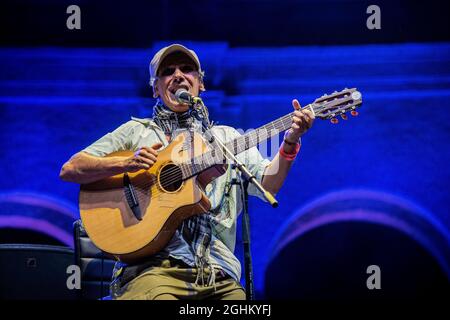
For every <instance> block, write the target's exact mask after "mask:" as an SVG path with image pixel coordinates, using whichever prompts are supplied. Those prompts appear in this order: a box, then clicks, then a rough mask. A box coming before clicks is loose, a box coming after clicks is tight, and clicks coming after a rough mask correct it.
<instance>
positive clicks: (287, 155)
mask: <svg viewBox="0 0 450 320" xmlns="http://www.w3.org/2000/svg"><path fill="white" fill-rule="evenodd" d="M299 150H300V143H297V144H296V146H295V152H294V153H286V152H284V148H283V145H281V147H280V151H279V152H280V156H281V157H283V158H284V159H286V160H287V161H293V160H294V159H295V158H296V157H297V154H298V151H299Z"/></svg>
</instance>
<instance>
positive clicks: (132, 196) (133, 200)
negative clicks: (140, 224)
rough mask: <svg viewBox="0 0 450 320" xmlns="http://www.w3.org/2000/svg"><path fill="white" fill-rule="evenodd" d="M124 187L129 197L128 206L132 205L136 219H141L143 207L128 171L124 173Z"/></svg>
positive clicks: (126, 196) (126, 195)
mask: <svg viewBox="0 0 450 320" xmlns="http://www.w3.org/2000/svg"><path fill="white" fill-rule="evenodd" d="M123 189H124V190H123V191H124V193H125V198H126V199H127V203H128V206H129V207H130V209H131V211H132V212H133V214H134V216H135V217H136V219H138V220H139V221H141V220H142V213H141V208H140V207H139V201H138V198H137V195H136V191H135V190H134V187H133V185H132V184H131V181H130V177H129V176H128V174H127V173H125V174H124V175H123Z"/></svg>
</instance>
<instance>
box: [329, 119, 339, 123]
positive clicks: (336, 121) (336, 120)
mask: <svg viewBox="0 0 450 320" xmlns="http://www.w3.org/2000/svg"><path fill="white" fill-rule="evenodd" d="M330 121H331V123H332V124H336V123H338V122H339V120H338V119H336V118H331V120H330Z"/></svg>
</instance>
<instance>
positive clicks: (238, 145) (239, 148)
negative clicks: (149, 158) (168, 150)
mask: <svg viewBox="0 0 450 320" xmlns="http://www.w3.org/2000/svg"><path fill="white" fill-rule="evenodd" d="M309 107H312V109H313V110H315V105H314V104H311V105H308V106H306V107H305V108H309ZM293 114H294V113H293V112H292V113H289V114H287V115H285V116H282V117H281V118H278V119H276V120H274V121H272V122H269V123H268V124H266V125H264V126H262V127H259V128H257V129H255V130H253V131H250V132H248V133H246V134H244V135H242V136H239V137H237V138H235V139H233V140H231V141H228V142H225V143H224V145H225V146H226V147H227V148H228V149H229V150H231V151H232V152H233V154H234V155H238V154H240V153H242V152H244V151H246V150H248V149H250V148H253V147H255V146H257V145H258V144H260V143H261V142H263V141H265V140H267V139H269V138H271V137H273V136H276V135H278V134H279V133H280V132H283V131H285V130H287V129H289V128H290V127H291V125H292V116H293ZM224 155H225V153H224V152H223V151H222V150H220V149H215V148H213V149H212V150H211V151H208V152H205V153H204V154H202V155H201V156H197V157H193V158H192V159H191V161H190V162H184V163H181V164H180V165H179V167H180V168H181V170H182V173H183V180H185V179H188V178H190V177H193V176H195V175H197V174H199V173H200V172H202V171H204V170H206V169H208V168H211V167H212V166H214V165H217V164H221V163H226V159H225V158H224Z"/></svg>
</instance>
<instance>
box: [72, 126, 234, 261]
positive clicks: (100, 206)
mask: <svg viewBox="0 0 450 320" xmlns="http://www.w3.org/2000/svg"><path fill="white" fill-rule="evenodd" d="M208 150H209V149H208V145H207V144H206V142H205V141H204V140H203V138H202V137H201V135H200V134H198V133H188V132H187V133H185V134H180V135H179V136H177V137H176V138H175V139H174V140H173V141H172V143H170V144H169V145H168V146H167V147H166V148H165V149H164V150H161V151H160V152H159V153H158V161H157V162H156V163H155V164H154V165H153V166H152V167H151V168H150V169H147V170H140V171H137V172H133V173H125V174H119V175H115V176H112V177H110V178H107V179H103V180H99V181H96V182H93V183H90V184H85V185H81V187H80V195H79V205H80V216H81V219H82V221H83V225H84V227H85V229H86V232H87V233H88V235H89V238H90V239H91V240H92V241H93V242H94V244H95V245H96V246H97V247H99V248H100V249H101V250H103V251H105V252H107V253H109V254H112V255H114V256H115V257H116V258H117V259H119V260H121V261H124V262H128V263H130V262H137V261H139V260H141V259H142V258H145V257H148V256H151V255H153V254H155V253H157V252H158V251H160V250H161V249H163V248H164V247H165V246H166V245H167V243H168V242H169V241H170V239H171V238H172V236H173V235H174V233H175V231H176V229H177V228H178V226H179V225H180V224H181V222H182V221H183V220H184V219H187V218H189V217H191V216H193V215H196V214H201V213H205V212H207V211H208V210H209V209H210V208H211V203H210V201H209V199H208V198H207V197H206V195H205V194H204V192H203V189H204V187H205V186H206V185H207V184H208V183H209V182H211V181H212V180H213V179H215V178H217V177H218V176H220V175H222V174H223V173H224V172H225V168H224V166H222V165H220V166H214V167H212V168H210V169H208V170H206V171H204V172H202V173H201V174H199V175H197V176H194V177H192V178H189V179H187V180H184V181H182V182H181V180H180V181H179V182H176V183H173V184H168V183H164V182H163V180H164V179H161V177H164V175H165V176H166V177H167V176H168V175H169V177H170V176H175V177H176V176H177V174H180V171H179V170H178V171H177V168H178V167H177V166H176V165H177V163H181V162H183V161H187V160H188V159H191V158H192V157H194V156H199V155H201V154H202V153H204V152H207V151H208ZM131 155H133V152H132V151H121V152H115V153H112V154H110V155H108V157H110V156H124V157H128V156H131ZM166 180H167V179H166ZM172 180H173V179H172ZM130 185H131V188H132V189H133V197H134V198H135V199H137V202H138V204H139V205H138V207H139V213H140V216H139V215H137V214H136V212H134V211H133V210H132V206H130V197H129V196H128V197H127V195H126V193H127V191H129V188H130ZM138 217H139V218H141V220H140V219H139V218H138Z"/></svg>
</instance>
